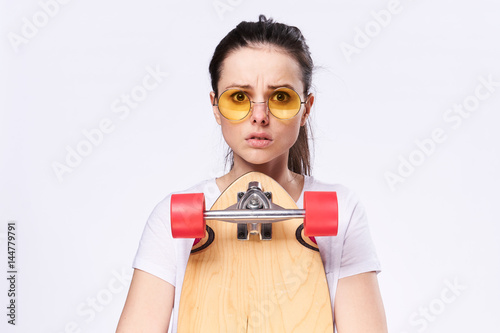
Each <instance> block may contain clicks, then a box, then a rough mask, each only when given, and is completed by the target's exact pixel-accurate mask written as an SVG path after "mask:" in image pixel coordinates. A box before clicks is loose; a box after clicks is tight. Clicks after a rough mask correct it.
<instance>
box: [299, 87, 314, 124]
mask: <svg viewBox="0 0 500 333" xmlns="http://www.w3.org/2000/svg"><path fill="white" fill-rule="evenodd" d="M313 104H314V95H313V94H312V93H311V94H309V95H308V96H307V102H306V104H304V107H305V111H304V113H303V114H302V118H301V119H300V126H304V125H305V124H306V120H307V118H308V117H309V114H310V113H311V108H312V106H313Z"/></svg>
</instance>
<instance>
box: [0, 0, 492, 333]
mask: <svg viewBox="0 0 500 333" xmlns="http://www.w3.org/2000/svg"><path fill="white" fill-rule="evenodd" d="M61 1H62V0H61ZM47 2H51V1H49V0H41V2H40V3H47ZM40 3H39V2H38V1H35V0H31V1H26V0H24V1H15V2H14V1H10V2H7V1H2V7H1V16H0V27H1V31H0V36H1V39H0V45H1V54H0V55H1V59H0V60H1V61H0V77H1V78H2V80H1V83H2V89H1V95H0V96H1V97H0V98H1V104H0V106H1V113H0V153H1V155H0V156H1V165H0V177H1V178H0V179H1V183H0V243H1V244H0V261H1V265H0V266H1V267H2V272H4V273H2V274H1V275H0V305H1V307H0V308H1V309H3V310H0V318H2V319H1V323H0V327H1V328H0V330H1V331H2V332H5V331H7V332H54V333H61V332H73V331H74V332H111V331H114V329H115V327H116V324H117V321H118V318H119V315H120V313H121V310H122V308H123V304H124V301H125V297H126V293H127V290H128V284H127V283H128V282H127V280H126V279H127V278H129V277H130V274H131V272H132V269H131V263H132V259H133V257H134V255H135V251H136V249H137V246H138V242H139V238H140V236H141V233H142V229H143V227H144V223H145V222H146V219H147V217H148V215H149V214H150V212H151V211H152V209H153V207H154V206H155V205H156V204H157V203H158V202H159V201H160V200H161V199H162V198H163V197H164V196H166V195H167V194H168V193H170V192H172V191H175V190H182V189H185V188H187V187H190V186H191V185H193V184H195V183H197V182H199V181H200V180H203V179H207V178H211V177H215V176H218V175H221V174H222V173H223V171H224V166H223V155H224V152H225V150H224V149H225V148H224V146H223V139H222V136H221V134H220V129H219V127H218V126H217V124H216V122H215V121H214V119H213V115H212V113H211V106H210V104H209V92H210V90H211V88H210V83H209V75H208V64H209V61H210V58H211V55H212V53H213V51H214V49H215V46H216V45H217V43H218V42H219V41H220V39H221V38H222V37H223V36H225V35H226V34H227V33H228V32H229V31H230V30H231V29H232V28H233V27H235V26H236V24H237V23H239V22H240V21H242V20H251V21H255V20H257V18H258V14H261V13H263V14H266V15H268V16H271V17H273V18H274V19H276V20H278V21H280V22H283V23H287V24H291V25H296V26H298V27H299V28H300V29H301V30H302V32H303V34H304V35H305V36H306V38H307V40H308V43H309V45H310V48H311V52H312V56H313V59H314V60H315V64H316V66H317V67H318V69H317V71H316V74H315V78H314V88H315V93H316V105H315V108H314V109H313V115H312V119H313V122H312V124H313V129H314V134H315V159H314V169H313V175H314V176H315V177H316V178H318V179H320V180H322V181H326V182H330V183H342V184H344V185H346V186H348V187H350V188H351V189H353V190H354V191H355V192H356V193H357V194H358V195H359V196H360V197H361V199H362V201H363V203H364V204H365V206H366V208H367V211H368V216H369V220H370V226H371V231H372V236H373V239H374V242H375V245H376V247H377V252H378V255H379V258H380V260H381V262H382V265H383V266H382V267H383V271H382V273H381V274H380V275H379V281H380V286H381V291H382V295H383V299H384V303H385V309H386V312H387V318H388V323H389V329H390V332H395V333H404V332H406V333H413V332H423V331H425V332H492V331H495V330H497V327H498V326H499V324H500V322H499V316H498V313H499V310H500V307H499V305H498V304H499V302H498V299H499V298H500V286H499V284H498V281H499V280H500V261H499V253H500V242H499V241H498V239H499V236H498V234H499V232H500V227H499V224H498V217H497V215H498V213H496V208H495V207H497V205H498V200H499V199H500V196H499V195H498V191H499V188H500V181H499V177H498V175H497V172H496V171H495V170H498V169H499V167H500V150H499V142H500V134H499V131H498V130H497V129H498V127H499V124H500V116H499V111H500V86H498V84H497V86H496V87H493V88H491V87H490V89H491V90H492V91H491V92H489V95H488V97H487V98H483V100H481V101H479V105H476V106H477V107H476V108H475V110H474V111H473V112H471V113H470V114H469V115H468V117H467V118H463V119H462V121H461V122H460V124H458V121H456V120H455V121H452V122H450V121H446V120H445V119H444V117H445V116H446V115H447V112H448V111H447V110H448V109H450V108H452V107H453V105H455V104H462V103H464V101H465V100H467V101H469V102H470V103H473V102H474V99H475V97H474V94H475V92H476V88H477V87H478V86H479V85H481V81H480V79H479V77H483V78H484V79H487V78H488V77H491V80H493V81H495V82H499V81H500V63H499V59H500V44H499V38H498V35H499V32H500V20H499V17H500V5H499V4H498V3H497V2H496V1H493V0H491V1H488V0H477V1H429V0H413V1H411V0H401V2H399V4H397V3H395V5H394V6H395V8H397V13H395V14H393V15H392V16H391V18H390V22H388V24H385V26H383V27H381V25H380V24H379V23H376V22H377V21H376V20H375V18H374V17H375V16H376V15H375V16H374V14H373V13H372V12H376V13H380V11H381V10H384V9H386V8H387V7H388V4H389V1H367V0H363V1H361V0H358V1H347V0H346V1H319V0H318V1H308V2H306V1H290V0H288V1H274V2H270V1H264V0H259V1H244V0H221V1H210V0H207V1H157V0H145V1H140V2H139V1H96V0H94V1H89V0H87V1H77V0H74V1H70V2H69V3H67V4H59V5H58V7H59V8H58V9H57V11H56V9H54V8H55V7H52V11H53V12H52V16H49V15H47V14H43V9H42V6H41V4H40ZM52 3H54V1H52ZM218 3H219V4H220V3H223V4H226V5H227V6H228V7H226V8H225V9H226V10H225V11H220V10H219V12H218V11H217V10H216V5H217V4H218ZM40 13H42V14H40ZM44 15H45V18H47V20H45V21H44ZM34 16H35V17H34ZM24 18H25V19H24ZM386 19H387V18H386ZM36 20H38V21H36ZM387 20H389V19H387ZM34 21H36V22H37V24H38V25H40V27H39V28H37V29H38V31H37V32H33V30H31V34H32V35H31V36H30V35H29V33H27V31H28V30H29V29H28V28H26V27H25V25H26V24H27V23H26V22H32V23H33V22H34ZM377 27H379V28H380V29H378V31H377ZM365 28H366V29H372V30H370V31H369V33H370V34H371V36H372V37H370V36H368V37H367V38H368V39H367V38H365V40H364V42H365V44H367V45H361V44H360V43H361V39H362V37H359V34H360V33H359V31H360V30H361V31H364V30H365ZM23 29H24V32H25V34H27V35H26V36H30V37H29V38H26V39H25V40H24V42H22V43H20V44H18V45H16V43H13V42H12V40H13V36H14V34H15V35H16V36H18V38H24V37H23ZM356 38H357V40H356ZM18 40H19V39H18ZM356 42H357V43H358V44H357V45H358V46H363V47H359V48H358V53H354V54H351V56H346V54H344V53H343V52H342V50H341V45H345V44H343V43H346V44H350V45H353V46H356ZM148 67H149V68H156V67H158V68H159V69H160V70H161V71H163V72H168V77H165V78H163V79H162V80H163V81H162V82H161V83H160V84H159V85H158V87H157V88H156V89H154V90H152V91H149V92H148V94H147V96H146V98H145V99H144V100H143V101H141V102H140V103H139V104H138V106H137V107H136V108H134V109H132V110H131V112H130V113H129V114H128V116H126V117H123V113H114V112H113V109H112V104H113V103H114V102H115V101H116V100H117V99H118V101H119V99H120V96H121V95H122V94H130V93H131V91H133V89H136V92H137V91H138V90H137V89H140V88H137V87H138V86H140V85H141V84H142V80H143V78H144V77H145V76H146V75H147V68H148ZM151 82H152V81H151ZM478 89H480V92H482V93H483V95H484V94H486V93H487V92H488V90H486V89H485V88H478ZM475 100H476V101H478V99H477V98H476V99H475ZM122 105H123V104H122ZM120 115H121V116H122V118H123V119H121V118H120ZM450 115H451V114H448V116H450ZM455 117H456V115H455ZM103 119H109V121H110V122H111V123H112V126H113V130H112V131H111V132H110V133H107V134H104V135H103V138H102V140H99V141H98V144H97V145H95V146H92V150H91V151H90V152H89V151H87V152H88V154H87V155H88V156H85V157H83V158H82V160H81V161H80V163H79V164H78V165H77V166H76V167H74V168H71V173H70V172H64V173H63V175H62V176H61V177H60V178H61V179H58V177H57V175H56V172H54V168H53V165H54V163H55V162H58V163H61V164H65V163H66V162H65V159H66V155H67V154H68V150H67V149H68V147H69V148H70V149H77V146H78V145H79V144H80V145H82V144H83V143H81V142H82V141H85V136H84V135H83V134H82V131H84V130H91V129H95V128H97V127H98V126H99V123H100V122H101V121H102V120H103ZM439 128H441V129H442V133H444V136H445V137H446V140H444V142H440V143H436V144H435V147H433V148H432V149H431V148H430V146H428V149H429V151H428V156H427V155H424V153H422V152H420V153H419V152H418V150H419V148H418V146H417V144H416V143H415V141H420V142H421V141H422V140H424V141H425V140H426V139H428V138H430V137H431V133H432V132H433V131H434V130H436V129H439ZM87 148H88V147H87ZM410 157H411V158H413V161H414V162H416V164H418V165H417V166H415V167H414V170H413V171H412V172H410V171H408V166H407V167H406V169H405V170H406V172H407V173H406V174H405V176H404V177H402V178H400V180H404V182H398V183H396V184H393V189H391V186H390V185H389V183H388V181H387V179H386V175H387V173H388V172H392V173H394V174H397V173H398V168H400V169H401V170H402V172H403V171H404V170H403V169H404V168H403V167H400V163H402V162H401V159H402V158H403V159H407V160H408V159H409V158H410ZM494 211H495V213H496V214H494ZM13 220H14V221H17V230H16V238H17V239H16V242H17V254H16V262H17V269H18V274H17V290H16V291H17V299H16V304H17V308H16V314H17V317H16V326H15V327H12V326H11V325H8V324H7V319H8V317H7V316H6V314H7V309H6V306H7V304H8V301H9V298H8V297H7V290H8V285H7V281H6V276H7V273H6V271H7V253H6V252H7V249H6V247H7V244H6V243H7V242H6V240H7V223H8V222H9V221H13ZM116 276H122V278H121V279H122V280H120V279H118V278H116ZM120 281H122V282H120ZM449 285H455V287H454V288H452V289H450V287H449ZM457 285H458V287H456V286H457ZM92 302H94V303H92ZM92 304H94V305H92ZM425 311H427V313H428V314H427V315H423V313H424V312H425Z"/></svg>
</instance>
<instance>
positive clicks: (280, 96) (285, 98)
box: [273, 91, 290, 103]
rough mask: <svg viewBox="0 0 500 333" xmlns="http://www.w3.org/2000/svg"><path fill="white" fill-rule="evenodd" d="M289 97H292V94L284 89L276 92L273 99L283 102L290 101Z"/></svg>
mask: <svg viewBox="0 0 500 333" xmlns="http://www.w3.org/2000/svg"><path fill="white" fill-rule="evenodd" d="M289 98H290V96H289V95H288V94H287V93H285V92H283V91H279V92H277V93H276V94H274V96H273V100H275V101H276V102H282V103H283V102H286V101H288V99H289Z"/></svg>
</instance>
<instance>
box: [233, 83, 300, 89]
mask: <svg viewBox="0 0 500 333" xmlns="http://www.w3.org/2000/svg"><path fill="white" fill-rule="evenodd" d="M283 87H285V88H289V89H292V90H295V91H297V90H296V89H295V88H294V87H293V86H292V85H291V84H288V83H283V84H280V85H268V86H267V89H269V90H276V89H278V88H283ZM230 88H239V89H253V87H252V86H251V85H249V84H237V83H231V84H229V85H228V86H227V87H226V88H225V89H224V90H227V89H230Z"/></svg>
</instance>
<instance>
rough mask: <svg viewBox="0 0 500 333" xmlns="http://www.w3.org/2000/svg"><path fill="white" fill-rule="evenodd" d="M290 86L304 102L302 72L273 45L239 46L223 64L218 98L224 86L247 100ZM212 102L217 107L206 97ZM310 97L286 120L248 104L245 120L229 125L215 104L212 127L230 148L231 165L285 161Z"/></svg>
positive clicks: (264, 97)
mask: <svg viewBox="0 0 500 333" xmlns="http://www.w3.org/2000/svg"><path fill="white" fill-rule="evenodd" d="M279 87H290V88H292V89H293V90H295V91H296V92H297V93H298V94H299V95H300V98H301V100H302V101H303V102H304V101H305V100H306V96H304V93H303V91H304V85H303V83H302V80H301V70H300V66H299V64H298V63H297V62H296V60H295V59H294V58H292V57H291V56H289V55H287V54H286V53H284V52H283V51H281V50H280V49H277V48H275V47H272V46H256V47H244V48H241V49H238V50H236V51H233V52H231V53H230V54H229V56H228V57H227V58H226V59H225V60H224V62H223V63H222V71H221V76H220V80H219V84H218V89H219V94H221V93H222V92H224V91H225V90H227V89H229V88H238V89H240V90H243V91H244V92H245V93H246V94H247V95H248V96H249V97H250V99H251V100H252V101H254V102H263V101H267V100H268V98H269V95H270V94H271V92H272V91H273V90H275V89H276V88H279ZM210 98H211V101H212V104H214V103H215V104H217V103H216V102H217V100H215V94H214V93H213V92H212V93H210ZM313 102H314V96H312V95H309V98H308V100H307V103H306V104H304V105H302V106H301V109H300V111H299V113H298V114H297V115H296V116H295V117H293V118H291V119H286V120H282V119H278V118H276V117H274V116H273V115H272V114H270V113H269V112H268V108H267V104H266V103H264V104H253V103H252V110H251V112H250V114H249V115H247V117H246V118H244V119H243V120H240V121H237V122H235V121H230V120H228V119H226V118H224V117H223V116H222V115H221V114H220V113H219V110H218V108H217V106H214V108H213V112H214V115H215V119H216V120H217V123H218V124H219V125H221V127H222V134H223V136H224V139H225V140H226V142H227V144H228V145H229V147H231V149H232V150H233V154H234V158H235V163H236V162H237V159H238V158H241V159H243V160H244V161H246V162H247V163H250V164H264V163H268V162H271V161H273V160H276V159H280V160H281V159H282V158H285V161H287V159H288V150H289V149H290V148H291V147H292V146H293V144H294V143H295V141H296V140H297V137H298V134H299V129H300V126H303V125H305V122H306V119H307V117H308V116H309V112H310V109H311V106H312V104H313Z"/></svg>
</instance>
